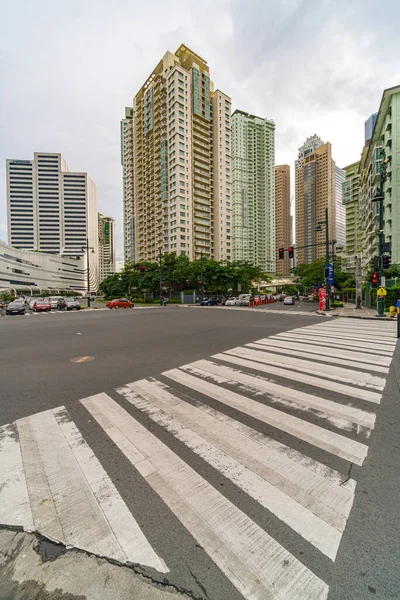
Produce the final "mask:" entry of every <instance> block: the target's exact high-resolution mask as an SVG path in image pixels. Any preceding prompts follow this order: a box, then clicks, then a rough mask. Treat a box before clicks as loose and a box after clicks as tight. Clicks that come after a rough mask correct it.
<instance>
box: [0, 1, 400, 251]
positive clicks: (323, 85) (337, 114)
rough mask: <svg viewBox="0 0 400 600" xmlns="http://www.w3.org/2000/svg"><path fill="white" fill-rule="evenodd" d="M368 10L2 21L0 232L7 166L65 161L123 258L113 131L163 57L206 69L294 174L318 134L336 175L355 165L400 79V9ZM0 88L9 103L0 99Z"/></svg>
mask: <svg viewBox="0 0 400 600" xmlns="http://www.w3.org/2000/svg"><path fill="white" fill-rule="evenodd" d="M378 9H379V6H377V5H376V3H375V2H372V0H335V2H332V1H331V0H247V2H244V1H243V0H217V1H212V0H203V2H202V3H201V4H200V5H199V3H198V2H195V1H194V0H187V1H186V2H182V1H181V0H170V2H168V3H164V2H161V0H153V2H147V3H143V2H140V3H139V2H138V1H137V0H136V1H134V2H132V1H131V0H115V1H114V2H113V3H110V2H108V1H107V0H97V1H96V0H85V1H84V2H82V1H81V0H70V2H69V3H68V5H65V4H64V5H61V4H59V3H55V2H50V0H36V2H34V3H32V2H28V0H24V1H23V2H22V3H21V2H20V3H14V4H12V3H9V4H8V5H7V13H5V9H4V10H3V14H2V21H1V23H0V36H1V39H2V50H1V52H0V77H1V84H2V91H3V93H2V95H1V100H0V232H1V231H4V230H5V223H6V202H5V159H6V158H31V156H32V154H33V152H34V151H53V152H62V153H63V154H64V156H65V158H66V160H67V162H68V164H69V166H70V168H71V169H76V170H87V171H88V172H89V173H90V175H91V176H92V177H93V179H94V180H95V181H96V183H97V186H98V192H99V209H100V210H101V211H102V212H103V213H104V214H107V215H111V216H114V217H115V218H116V224H117V233H118V251H119V253H120V252H121V250H122V186H121V167H120V141H119V121H120V119H121V118H122V116H123V113H124V107H125V106H126V105H129V104H131V103H132V97H133V95H134V93H135V92H136V91H137V90H138V89H139V87H140V86H141V85H142V84H143V82H144V81H145V79H146V77H147V76H148V75H149V73H150V72H151V70H152V69H153V68H154V66H155V65H156V64H157V62H158V61H159V60H160V58H161V56H162V54H163V53H164V52H165V51H166V50H171V51H174V50H176V48H177V47H178V46H179V45H180V44H181V43H185V44H187V45H188V46H190V47H192V48H193V50H195V51H196V52H198V53H199V54H200V55H201V56H203V57H204V58H205V59H206V60H207V61H208V63H209V65H210V69H211V76H212V79H213V80H214V81H215V84H216V86H217V87H218V88H219V89H222V90H223V91H225V92H226V93H228V94H229V95H230V96H231V97H232V100H233V105H234V108H241V109H242V110H248V111H249V112H253V113H255V114H259V115H260V116H267V117H269V118H272V119H274V121H275V123H276V160H277V162H278V163H282V162H285V163H288V164H290V165H291V167H293V163H294V160H295V158H296V153H297V148H298V147H299V146H300V145H301V144H302V143H303V141H304V139H305V138H306V137H307V136H308V135H310V134H312V133H318V134H319V135H320V136H321V137H322V138H323V139H324V140H326V141H330V142H331V143H332V146H333V155H334V158H335V160H336V162H337V164H339V165H340V166H344V165H346V164H348V163H350V162H353V161H354V160H356V159H357V158H358V157H359V154H360V152H361V149H362V143H363V127H364V121H365V119H366V118H368V117H369V115H370V114H371V113H373V112H375V111H376V110H377V108H378V106H379V101H380V98H381V95H382V91H383V89H384V88H386V87H390V86H392V85H396V84H398V83H399V82H400V72H399V66H398V60H397V58H398V51H397V23H398V22H399V16H400V4H399V3H398V2H397V0H387V1H386V3H385V18H382V19H379V28H377V18H378ZM4 90H5V93H4Z"/></svg>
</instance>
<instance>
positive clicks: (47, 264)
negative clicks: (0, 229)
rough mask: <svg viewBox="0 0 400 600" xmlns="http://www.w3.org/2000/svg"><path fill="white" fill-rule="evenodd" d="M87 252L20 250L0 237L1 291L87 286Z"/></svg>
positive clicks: (82, 288)
mask: <svg viewBox="0 0 400 600" xmlns="http://www.w3.org/2000/svg"><path fill="white" fill-rule="evenodd" d="M86 273H87V271H86V256H79V257H78V256H76V257H69V258H66V257H63V256H57V255H55V254H50V253H46V252H34V251H33V250H19V249H18V248H13V247H12V246H8V245H7V244H5V243H4V242H2V241H1V240H0V292H1V291H7V292H13V293H14V294H19V293H24V294H28V295H32V294H34V295H40V294H43V295H53V294H62V293H63V292H65V291H76V292H81V293H84V292H85V291H86V289H87V280H86Z"/></svg>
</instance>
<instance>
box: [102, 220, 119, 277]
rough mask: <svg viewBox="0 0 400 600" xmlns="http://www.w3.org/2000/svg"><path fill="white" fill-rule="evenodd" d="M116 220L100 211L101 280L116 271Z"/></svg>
mask: <svg viewBox="0 0 400 600" xmlns="http://www.w3.org/2000/svg"><path fill="white" fill-rule="evenodd" d="M115 270H116V253H115V220H114V219H113V218H112V217H104V216H103V215H102V214H101V213H99V277H100V279H99V282H100V283H101V282H102V281H104V279H105V278H106V277H108V276H109V275H112V274H113V273H115Z"/></svg>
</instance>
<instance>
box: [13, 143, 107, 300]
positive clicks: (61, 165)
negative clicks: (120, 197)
mask: <svg viewBox="0 0 400 600" xmlns="http://www.w3.org/2000/svg"><path fill="white" fill-rule="evenodd" d="M6 169H7V213H8V243H9V244H10V245H11V246H14V247H17V248H21V249H25V250H40V251H42V252H49V253H51V254H57V255H59V256H66V257H68V256H82V255H83V254H85V252H86V245H87V240H89V246H90V253H89V258H90V278H91V286H92V289H93V290H95V289H97V285H98V253H97V251H98V230H97V187H96V184H95V183H94V181H93V180H92V179H91V178H90V177H89V175H88V174H87V173H80V172H71V171H69V169H68V166H67V163H66V162H65V160H64V158H63V156H62V155H61V154H53V153H44V152H35V153H34V158H33V160H7V161H6Z"/></svg>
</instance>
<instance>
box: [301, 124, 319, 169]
mask: <svg viewBox="0 0 400 600" xmlns="http://www.w3.org/2000/svg"><path fill="white" fill-rule="evenodd" d="M323 145H324V142H323V141H322V140H321V138H320V137H319V135H317V134H316V133H314V135H310V137H308V138H307V139H306V141H305V142H304V144H303V145H302V146H301V148H299V152H298V156H297V160H296V162H295V169H297V168H299V167H300V166H301V163H302V160H303V158H305V157H306V156H308V155H309V154H312V153H313V152H315V150H316V149H317V148H319V147H320V146H323Z"/></svg>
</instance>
